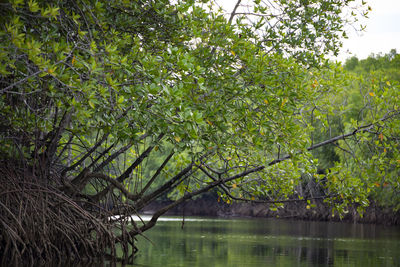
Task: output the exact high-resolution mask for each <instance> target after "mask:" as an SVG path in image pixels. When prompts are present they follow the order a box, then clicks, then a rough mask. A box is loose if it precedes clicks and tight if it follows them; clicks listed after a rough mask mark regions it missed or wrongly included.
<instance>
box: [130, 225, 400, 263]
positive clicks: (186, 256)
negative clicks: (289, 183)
mask: <svg viewBox="0 0 400 267" xmlns="http://www.w3.org/2000/svg"><path fill="white" fill-rule="evenodd" d="M145 235H146V237H147V238H148V239H150V240H151V242H149V241H147V240H146V239H144V238H142V237H139V238H138V239H139V240H138V244H137V245H138V247H139V253H138V255H137V258H136V260H135V265H133V266H149V267H159V266H162V267H167V266H185V267H186V266H189V267H197V266H201V267H203V266H206V267H226V266H238V267H242V266H245V267H247V266H249V267H252V266H254V267H256V266H363V267H364V266H400V228H399V227H385V226H381V225H362V224H349V223H333V222H308V221H291V220H277V219H259V218H257V219H212V218H209V219H205V218H185V222H184V227H183V228H182V218H177V217H168V218H162V219H161V220H160V221H159V222H158V223H157V225H156V226H155V227H154V228H153V229H151V230H149V231H147V232H146V233H145Z"/></svg>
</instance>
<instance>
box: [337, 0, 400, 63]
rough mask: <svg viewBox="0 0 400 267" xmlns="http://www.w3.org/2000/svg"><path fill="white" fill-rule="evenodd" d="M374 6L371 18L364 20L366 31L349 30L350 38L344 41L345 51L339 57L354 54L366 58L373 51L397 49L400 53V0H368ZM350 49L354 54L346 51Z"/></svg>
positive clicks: (383, 51) (341, 58) (343, 57)
mask: <svg viewBox="0 0 400 267" xmlns="http://www.w3.org/2000/svg"><path fill="white" fill-rule="evenodd" d="M367 2H368V5H370V6H371V7H372V11H371V12H370V14H369V18H368V19H366V20H365V21H363V25H366V26H367V28H366V30H365V32H362V33H356V32H354V31H352V32H349V39H347V40H345V41H344V44H343V48H344V49H343V52H342V53H341V55H340V57H339V59H340V60H343V59H345V58H348V57H350V56H352V55H356V56H357V57H358V58H366V57H368V56H369V55H370V54H371V53H375V54H377V53H380V52H382V53H384V54H385V53H388V52H389V51H390V50H391V49H393V48H395V49H397V52H398V53H400V0H367ZM346 50H348V51H350V52H351V53H352V55H349V54H348V53H346Z"/></svg>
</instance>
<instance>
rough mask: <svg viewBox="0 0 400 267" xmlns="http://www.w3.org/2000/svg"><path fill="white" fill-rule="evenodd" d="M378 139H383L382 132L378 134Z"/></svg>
mask: <svg viewBox="0 0 400 267" xmlns="http://www.w3.org/2000/svg"><path fill="white" fill-rule="evenodd" d="M379 139H380V140H381V141H383V134H382V133H380V134H379Z"/></svg>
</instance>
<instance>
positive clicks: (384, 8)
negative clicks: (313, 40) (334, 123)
mask: <svg viewBox="0 0 400 267" xmlns="http://www.w3.org/2000/svg"><path fill="white" fill-rule="evenodd" d="M365 1H366V2H367V3H368V5H369V6H371V8H372V11H371V12H370V13H369V16H368V17H369V18H368V19H363V20H361V24H362V25H366V26H367V28H366V30H365V31H364V32H361V33H360V32H356V31H355V30H353V29H349V31H348V33H347V34H348V36H349V39H346V40H344V44H343V48H342V52H341V53H340V55H339V57H338V58H337V59H338V60H341V61H344V60H345V59H346V58H349V57H351V56H353V55H355V56H357V57H358V58H359V59H363V58H367V57H368V56H369V55H370V54H371V53H375V54H377V53H383V54H385V53H388V52H389V51H390V50H391V49H393V48H395V49H397V52H398V53H400V0H365ZM217 2H219V3H222V5H223V6H224V9H225V10H227V11H228V12H230V11H232V9H233V6H234V5H235V3H236V2H237V0H219V1H217ZM243 2H244V1H243Z"/></svg>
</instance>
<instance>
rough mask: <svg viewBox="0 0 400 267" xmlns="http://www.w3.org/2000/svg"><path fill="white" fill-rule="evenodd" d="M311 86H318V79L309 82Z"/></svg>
mask: <svg viewBox="0 0 400 267" xmlns="http://www.w3.org/2000/svg"><path fill="white" fill-rule="evenodd" d="M311 86H312V88H315V87H317V86H318V81H317V80H314V82H313V83H312V84H311Z"/></svg>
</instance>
